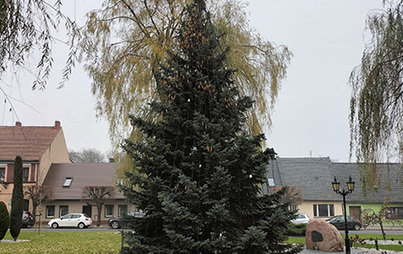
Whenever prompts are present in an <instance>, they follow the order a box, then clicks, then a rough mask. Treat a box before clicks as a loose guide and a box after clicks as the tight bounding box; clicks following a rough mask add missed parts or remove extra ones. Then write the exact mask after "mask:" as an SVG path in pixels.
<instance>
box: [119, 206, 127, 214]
mask: <svg viewBox="0 0 403 254" xmlns="http://www.w3.org/2000/svg"><path fill="white" fill-rule="evenodd" d="M118 213H119V216H122V215H124V214H126V213H127V205H120V206H118Z"/></svg>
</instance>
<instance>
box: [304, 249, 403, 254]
mask: <svg viewBox="0 0 403 254" xmlns="http://www.w3.org/2000/svg"><path fill="white" fill-rule="evenodd" d="M350 250H351V251H350V252H351V254H382V253H385V250H375V249H364V248H351V249H350ZM300 253H301V254H344V253H345V249H344V251H343V252H326V251H316V250H307V249H303V250H302V251H301V252H300ZM387 253H388V254H392V253H393V254H402V253H403V252H402V251H391V250H388V251H387Z"/></svg>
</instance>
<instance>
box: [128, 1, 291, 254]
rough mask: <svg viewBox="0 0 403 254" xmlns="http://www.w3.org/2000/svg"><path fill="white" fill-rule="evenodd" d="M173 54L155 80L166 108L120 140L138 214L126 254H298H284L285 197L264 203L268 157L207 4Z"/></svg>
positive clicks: (187, 18)
mask: <svg viewBox="0 0 403 254" xmlns="http://www.w3.org/2000/svg"><path fill="white" fill-rule="evenodd" d="M181 24H182V25H181V28H180V33H179V34H178V37H177V45H178V49H176V50H173V52H170V53H169V54H170V57H169V59H168V61H167V62H166V63H164V64H162V66H161V68H160V71H159V73H157V75H156V76H157V80H156V81H157V87H158V92H159V93H160V94H161V95H162V96H161V98H163V99H164V101H154V102H152V103H151V104H150V113H151V114H155V116H157V117H156V118H155V117H154V119H158V120H155V121H150V120H144V119H141V118H135V117H132V118H131V120H132V124H133V126H134V127H135V128H136V129H137V130H139V131H141V133H143V135H144V139H143V140H142V141H137V142H131V141H129V140H126V142H125V144H124V148H125V150H126V151H127V153H128V154H129V155H130V156H131V157H132V159H133V162H134V165H135V166H134V167H135V173H127V176H128V178H129V179H130V184H129V185H127V186H126V187H123V190H124V193H125V195H126V196H127V197H128V200H129V202H130V203H131V204H133V205H134V206H136V207H137V208H138V209H140V210H142V211H143V212H144V213H145V216H144V217H142V218H132V219H129V220H128V222H127V223H128V226H129V228H131V229H132V231H131V232H132V233H129V234H128V235H127V237H126V238H125V241H126V244H127V245H128V246H129V247H127V248H123V249H122V252H123V253H138V254H141V253H164V254H169V253H172V254H178V253H195V254H196V253H197V254H199V253H212V254H213V253H228V254H234V253H248V254H250V253H253V254H259V253H297V250H296V249H295V248H292V247H291V246H289V245H284V244H282V243H283V241H284V240H285V239H286V237H285V236H284V232H285V230H286V228H287V225H288V223H289V221H290V219H291V218H292V212H291V211H289V210H288V205H289V203H287V202H285V201H284V199H283V195H284V193H285V190H282V191H280V192H277V193H275V194H273V195H261V192H260V186H261V185H262V184H263V183H264V182H265V176H266V168H267V165H268V161H269V160H270V159H271V158H273V157H274V155H275V153H274V150H273V149H266V150H262V148H261V144H262V141H263V139H264V136H263V135H258V136H251V135H250V134H248V131H247V129H246V126H245V123H246V113H247V111H248V110H250V108H251V106H252V103H253V102H252V101H251V99H250V98H249V97H246V96H240V93H239V91H238V89H237V87H236V85H235V84H234V81H233V79H232V76H233V73H234V70H231V69H229V68H228V67H227V64H226V54H227V50H228V49H223V48H221V47H220V43H219V42H220V40H219V36H218V35H217V34H215V32H214V29H213V27H212V25H211V22H210V17H209V13H208V12H207V11H206V6H205V3H204V1H201V0H198V1H194V3H193V4H192V5H190V6H187V7H186V9H185V11H184V15H183V20H182V22H181Z"/></svg>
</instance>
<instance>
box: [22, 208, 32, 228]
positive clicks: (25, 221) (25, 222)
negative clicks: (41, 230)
mask: <svg viewBox="0 0 403 254" xmlns="http://www.w3.org/2000/svg"><path fill="white" fill-rule="evenodd" d="M34 225H35V218H34V216H32V214H31V213H30V212H27V211H23V212H22V227H23V228H27V227H32V226H34Z"/></svg>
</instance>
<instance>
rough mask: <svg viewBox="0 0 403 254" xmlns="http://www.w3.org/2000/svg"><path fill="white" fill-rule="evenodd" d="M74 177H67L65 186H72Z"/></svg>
mask: <svg viewBox="0 0 403 254" xmlns="http://www.w3.org/2000/svg"><path fill="white" fill-rule="evenodd" d="M73 180H74V177H66V178H65V179H64V182H63V187H70V186H71V184H72V183H73Z"/></svg>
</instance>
